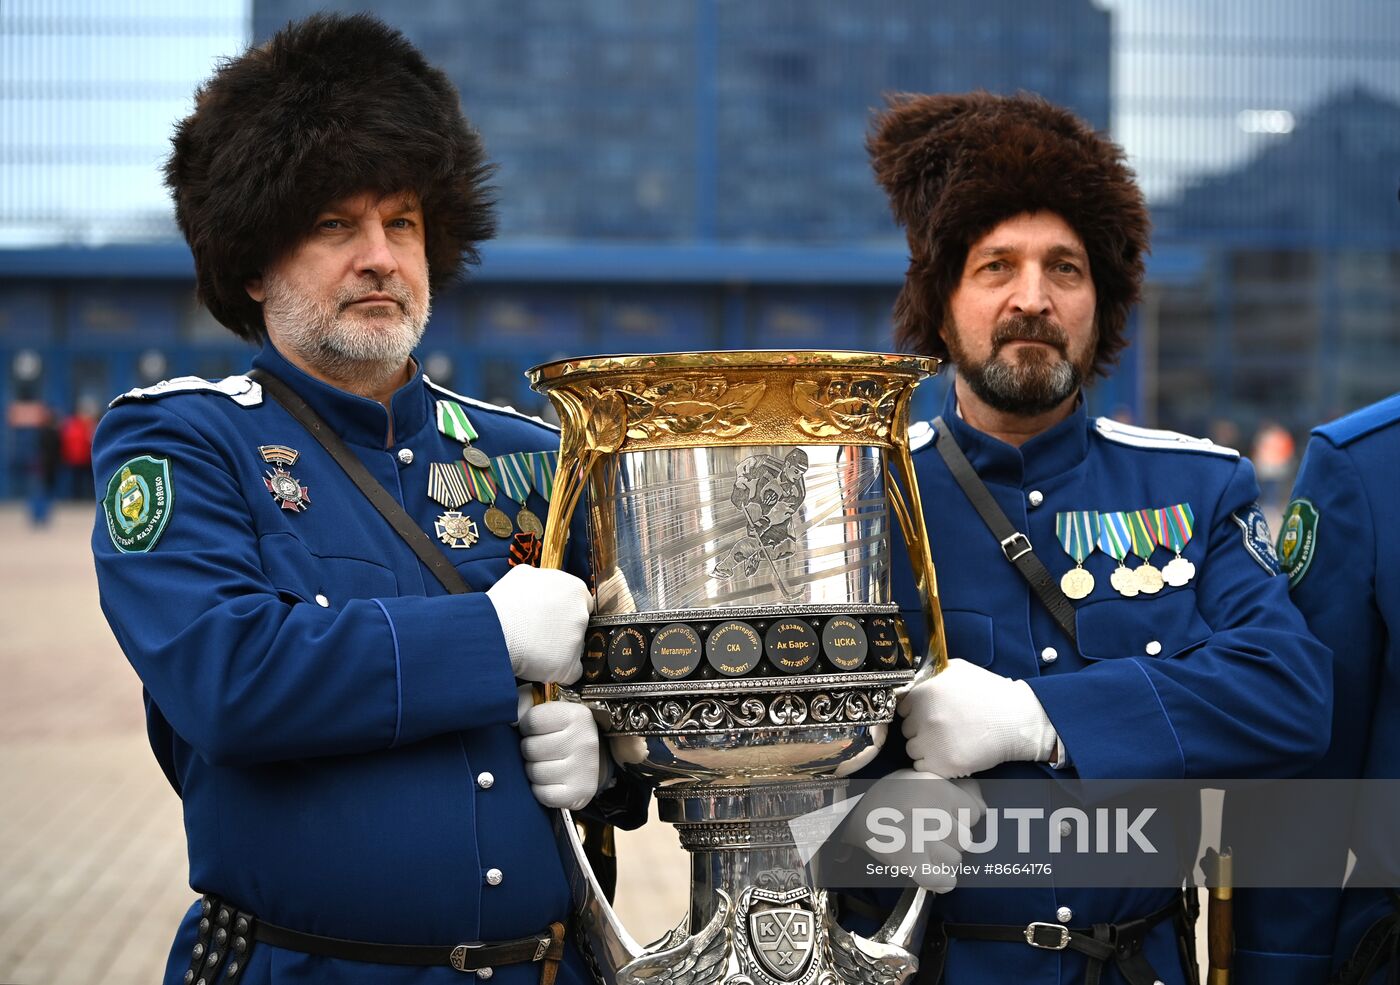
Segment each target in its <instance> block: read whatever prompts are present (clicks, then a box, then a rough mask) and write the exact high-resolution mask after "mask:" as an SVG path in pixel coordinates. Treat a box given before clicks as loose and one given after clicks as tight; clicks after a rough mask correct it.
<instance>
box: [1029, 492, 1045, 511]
mask: <svg viewBox="0 0 1400 985" xmlns="http://www.w3.org/2000/svg"><path fill="white" fill-rule="evenodd" d="M1026 502H1028V503H1030V504H1031V509H1035V508H1036V507H1037V506H1039V505H1040V504H1041V503H1043V502H1045V494H1044V493H1042V492H1041V491H1040V490H1039V489H1032V490H1031V491H1030V494H1029V495H1027V496H1026Z"/></svg>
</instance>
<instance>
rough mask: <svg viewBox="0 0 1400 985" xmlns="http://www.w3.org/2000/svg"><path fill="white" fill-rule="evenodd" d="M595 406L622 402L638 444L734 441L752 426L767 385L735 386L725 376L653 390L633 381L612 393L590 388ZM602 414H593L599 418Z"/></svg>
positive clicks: (658, 386) (688, 380)
mask: <svg viewBox="0 0 1400 985" xmlns="http://www.w3.org/2000/svg"><path fill="white" fill-rule="evenodd" d="M588 389H589V390H590V391H591V395H592V397H593V401H594V402H595V403H594V405H595V407H597V408H599V409H602V408H606V407H609V406H612V407H616V406H617V405H615V404H611V401H617V400H620V401H621V407H622V411H623V413H622V414H617V413H616V412H614V415H613V416H614V417H622V418H623V419H624V420H625V422H626V427H627V436H628V437H629V438H634V439H638V440H641V439H648V438H658V437H666V436H673V437H682V436H686V435H696V434H703V435H705V436H706V437H709V438H732V437H734V436H735V435H739V434H743V433H744V432H745V431H747V430H748V429H749V428H751V427H752V426H753V418H752V415H753V412H754V411H755V410H756V409H757V408H758V405H759V402H760V401H761V400H762V399H763V394H764V391H765V390H766V389H767V384H765V383H763V382H751V383H731V382H730V381H728V380H726V379H725V378H724V377H722V376H707V377H700V378H695V377H682V378H680V379H676V380H668V381H666V382H665V383H656V384H652V385H648V384H647V383H645V382H643V381H641V380H628V381H623V382H619V383H617V384H616V385H615V386H613V387H610V388H606V389H604V388H598V387H590V388H588ZM597 413H598V411H597V410H595V411H594V414H595V415H596V414H597Z"/></svg>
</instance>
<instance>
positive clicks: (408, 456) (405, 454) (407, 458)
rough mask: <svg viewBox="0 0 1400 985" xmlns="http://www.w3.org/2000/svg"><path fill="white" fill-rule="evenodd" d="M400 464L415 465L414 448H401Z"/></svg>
mask: <svg viewBox="0 0 1400 985" xmlns="http://www.w3.org/2000/svg"><path fill="white" fill-rule="evenodd" d="M399 464H400V465H412V464H413V449H412V448H400V449H399Z"/></svg>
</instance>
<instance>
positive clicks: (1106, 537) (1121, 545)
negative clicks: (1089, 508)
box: [1099, 513, 1131, 564]
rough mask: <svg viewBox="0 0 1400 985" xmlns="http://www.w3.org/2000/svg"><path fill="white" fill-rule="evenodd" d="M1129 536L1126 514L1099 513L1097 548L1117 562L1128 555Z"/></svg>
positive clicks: (1120, 561)
mask: <svg viewBox="0 0 1400 985" xmlns="http://www.w3.org/2000/svg"><path fill="white" fill-rule="evenodd" d="M1130 537H1131V535H1130V534H1129V533H1128V517H1127V514H1125V513H1100V514H1099V548H1100V550H1102V551H1103V552H1104V553H1105V554H1107V555H1108V556H1109V557H1111V558H1113V560H1115V561H1117V562H1118V563H1119V564H1122V563H1123V559H1124V558H1126V557H1127V556H1128V544H1129V543H1130Z"/></svg>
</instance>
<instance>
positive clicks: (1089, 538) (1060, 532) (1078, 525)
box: [1055, 510, 1099, 564]
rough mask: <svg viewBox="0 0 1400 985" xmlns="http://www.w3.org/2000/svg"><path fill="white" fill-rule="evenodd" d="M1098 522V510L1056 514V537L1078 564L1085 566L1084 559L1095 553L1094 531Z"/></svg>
mask: <svg viewBox="0 0 1400 985" xmlns="http://www.w3.org/2000/svg"><path fill="white" fill-rule="evenodd" d="M1098 521H1099V514H1098V511H1097V510H1076V511H1074V512H1072V513H1056V514H1055V536H1056V537H1058V538H1059V539H1060V545H1061V546H1062V547H1064V549H1065V553H1067V554H1068V555H1069V556H1070V557H1072V558H1074V561H1075V563H1076V564H1083V563H1084V559H1085V558H1087V557H1088V556H1089V555H1090V554H1092V553H1094V530H1095V529H1096V528H1097V527H1098Z"/></svg>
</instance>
